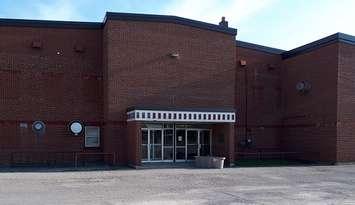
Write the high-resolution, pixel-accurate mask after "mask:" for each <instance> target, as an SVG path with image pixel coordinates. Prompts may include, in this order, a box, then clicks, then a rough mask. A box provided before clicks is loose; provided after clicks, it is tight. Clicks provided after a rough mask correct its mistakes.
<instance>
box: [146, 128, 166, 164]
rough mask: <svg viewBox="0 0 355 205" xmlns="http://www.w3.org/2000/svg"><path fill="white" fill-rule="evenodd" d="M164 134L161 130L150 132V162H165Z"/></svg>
mask: <svg viewBox="0 0 355 205" xmlns="http://www.w3.org/2000/svg"><path fill="white" fill-rule="evenodd" d="M162 142H163V133H162V130H161V129H151V130H149V144H150V152H149V154H150V158H149V161H161V160H163V153H162V152H163V150H162V145H163V143H162Z"/></svg>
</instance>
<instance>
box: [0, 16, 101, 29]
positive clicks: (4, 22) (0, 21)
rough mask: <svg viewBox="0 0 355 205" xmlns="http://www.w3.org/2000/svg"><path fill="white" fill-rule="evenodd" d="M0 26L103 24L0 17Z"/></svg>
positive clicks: (98, 25) (80, 26)
mask: <svg viewBox="0 0 355 205" xmlns="http://www.w3.org/2000/svg"><path fill="white" fill-rule="evenodd" d="M0 26H15V27H40V28H77V29H101V28H102V26H103V24H102V23H101V22H84V21H83V22H81V21H55V20H34V19H9V18H0Z"/></svg>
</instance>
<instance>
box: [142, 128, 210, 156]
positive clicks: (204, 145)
mask: <svg viewBox="0 0 355 205" xmlns="http://www.w3.org/2000/svg"><path fill="white" fill-rule="evenodd" d="M141 132H142V145H141V155H142V156H141V157H142V161H143V162H144V161H149V162H150V161H170V162H173V161H186V160H193V159H194V157H195V156H207V155H210V154H211V131H210V130H208V129H176V130H175V132H174V129H170V128H169V129H160V128H143V129H142V131H141Z"/></svg>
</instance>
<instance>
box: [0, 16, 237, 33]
mask: <svg viewBox="0 0 355 205" xmlns="http://www.w3.org/2000/svg"><path fill="white" fill-rule="evenodd" d="M107 20H122V21H146V22H163V23H174V24H181V25H185V26H191V27H195V28H200V29H205V30H211V31H216V32H222V33H226V34H230V35H234V36H235V35H237V29H234V28H230V27H224V26H220V25H216V24H211V23H206V22H202V21H196V20H192V19H187V18H182V17H178V16H170V15H155V14H137V13H115V12H106V15H105V18H104V20H103V22H80V21H52V20H31V19H9V18H0V26H18V27H44V28H46V27H47V28H77V29H101V28H102V27H103V26H104V25H105V23H106V21H107Z"/></svg>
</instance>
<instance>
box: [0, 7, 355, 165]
mask: <svg viewBox="0 0 355 205" xmlns="http://www.w3.org/2000/svg"><path fill="white" fill-rule="evenodd" d="M236 35H237V30H236V29H233V28H230V27H228V23H227V22H226V21H225V20H224V19H223V20H222V21H221V22H220V24H219V25H214V24H209V23H204V22H199V21H195V20H190V19H185V18H181V17H175V16H161V15H146V14H127V13H106V17H105V19H104V21H103V22H102V23H92V22H63V21H40V20H17V19H0V38H1V41H0V113H1V115H0V162H1V164H12V163H65V162H67V163H72V162H74V161H75V162H77V161H80V160H84V159H85V160H88V159H91V160H92V159H95V158H101V159H104V160H105V162H107V163H113V164H131V165H140V164H141V163H142V162H156V161H165V162H180V161H187V160H191V159H193V157H194V156H196V155H201V156H203V155H217V156H224V157H226V159H227V164H228V165H229V164H232V163H233V162H234V160H235V159H236V158H238V157H239V156H240V155H239V154H238V153H249V152H253V151H260V150H266V151H277V152H293V153H297V154H296V155H294V156H293V157H296V158H297V159H302V160H314V161H324V162H331V163H334V162H348V161H355V135H354V134H353V133H352V130H354V129H355V124H354V122H353V118H354V117H355V109H354V108H353V107H354V106H353V104H355V95H354V94H352V90H354V89H355V88H353V87H355V83H353V80H355V74H353V72H352V70H351V69H352V67H353V66H354V65H355V47H354V45H355V37H353V36H349V35H345V34H341V33H338V34H335V35H332V36H329V37H327V38H324V39H321V40H319V41H315V42H313V43H310V44H308V45H305V46H302V47H299V48H296V49H293V50H291V51H283V50H279V49H274V48H268V47H264V46H260V45H255V44H251V43H246V42H241V41H235V39H236Z"/></svg>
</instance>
